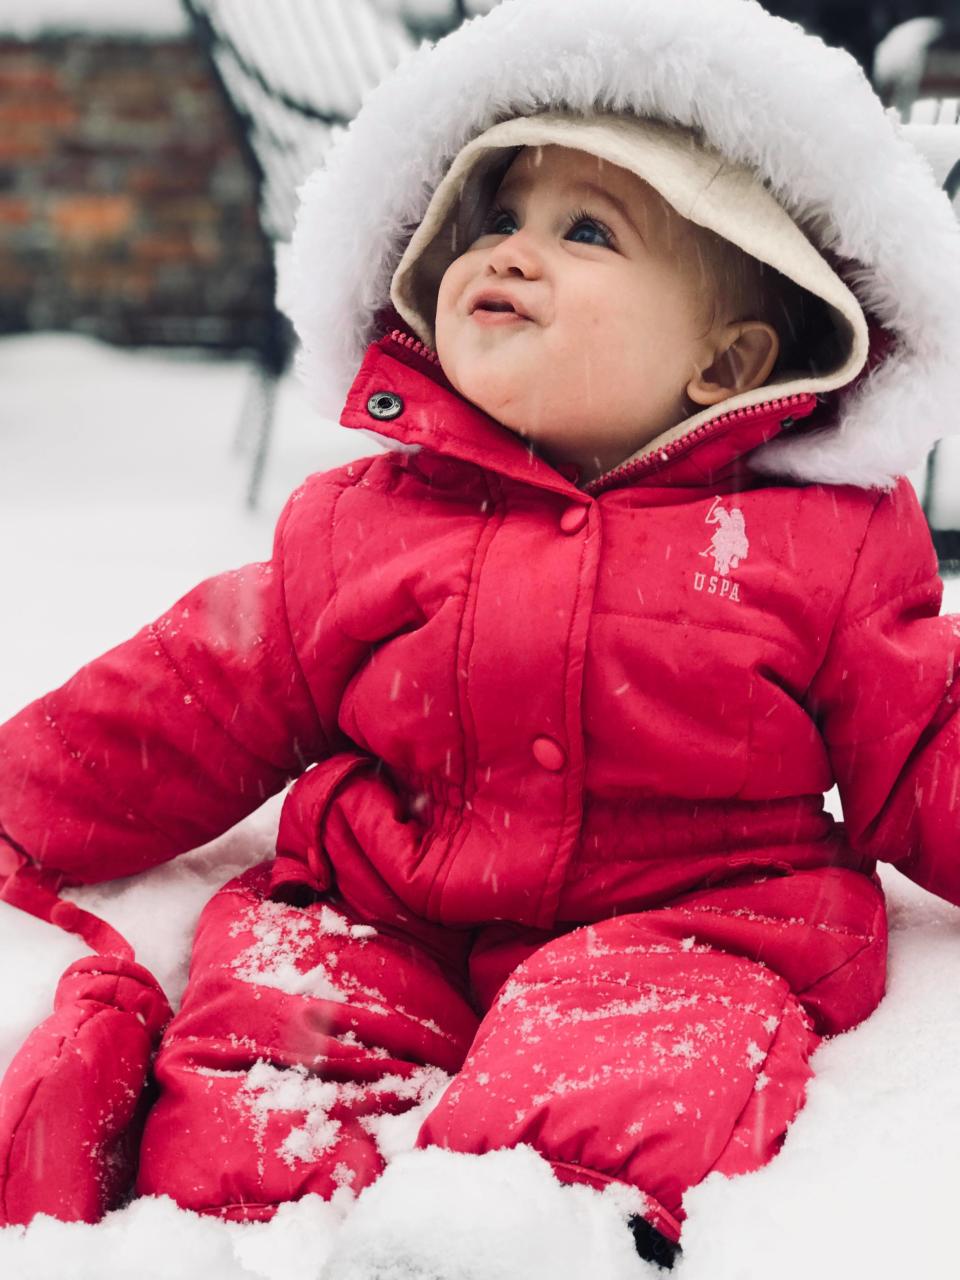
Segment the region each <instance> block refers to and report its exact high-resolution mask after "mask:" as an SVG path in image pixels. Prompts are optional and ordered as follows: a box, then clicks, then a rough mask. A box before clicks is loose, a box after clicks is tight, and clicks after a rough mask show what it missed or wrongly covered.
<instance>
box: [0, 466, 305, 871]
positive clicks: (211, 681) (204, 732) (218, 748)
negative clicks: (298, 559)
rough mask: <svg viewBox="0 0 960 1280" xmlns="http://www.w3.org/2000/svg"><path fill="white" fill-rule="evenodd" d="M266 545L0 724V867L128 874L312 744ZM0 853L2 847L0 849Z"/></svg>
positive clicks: (221, 820) (296, 769) (241, 811)
mask: <svg viewBox="0 0 960 1280" xmlns="http://www.w3.org/2000/svg"><path fill="white" fill-rule="evenodd" d="M302 494H303V491H302V490H300V491H298V492H297V493H295V494H294V495H293V497H292V498H291V499H290V501H289V502H288V504H287V506H286V508H285V509H284V512H283V514H282V515H281V517H280V520H279V522H278V525H277V531H276V535H275V539H274V549H273V556H272V558H271V559H270V560H269V561H266V562H264V563H261V564H252V565H248V566H247V567H246V568H243V569H239V570H236V571H233V572H229V573H224V574H221V575H219V576H217V577H213V578H210V579H208V580H207V581H205V582H202V583H201V584H200V585H199V586H198V587H195V588H194V589H193V590H192V591H190V592H189V593H188V594H187V595H185V596H184V597H183V598H182V599H181V600H179V601H178V602H177V603H176V604H175V605H173V607H172V608H170V609H168V610H167V612H166V613H164V614H163V615H162V616H161V617H160V618H158V619H157V620H156V621H155V622H152V623H150V624H149V625H148V626H146V627H144V628H143V629H142V630H141V631H139V632H138V633H137V634H136V635H135V636H133V637H132V638H131V639H129V640H127V641H126V642H125V643H123V644H120V645H118V646H117V647H116V648H114V649H111V650H110V651H109V652H108V653H106V654H104V655H103V656H102V657H100V658H97V659H96V660H95V661H93V662H91V663H89V664H88V665H87V666H85V667H83V668H81V670H80V671H78V672H77V673H76V675H74V676H73V677H72V678H71V679H70V680H68V681H67V682H66V684H64V685H62V686H61V687H60V688H59V689H56V690H54V691H53V692H52V693H49V694H47V695H46V696H44V697H42V698H39V699H38V700H37V701H36V702H33V703H31V704H30V705H29V706H27V707H25V708H24V710H22V711H21V712H19V714H17V715H15V716H14V717H13V718H12V719H11V720H8V721H7V723H6V724H4V725H2V726H0V846H4V844H5V847H6V855H5V856H0V871H2V870H3V869H4V865H5V864H6V867H7V869H8V870H9V869H10V867H11V866H12V865H15V864H16V863H17V862H18V861H19V862H21V863H22V861H23V857H24V855H26V856H27V857H28V858H29V859H30V860H31V862H33V863H35V864H36V865H37V866H39V867H40V868H43V869H44V870H49V871H52V872H56V873H57V874H58V876H59V877H60V878H62V879H63V880H65V881H67V882H69V883H81V882H91V881H96V880H106V879H110V878H113V877H115V876H123V875H128V874H131V873H133V872H136V871H141V870H143V869H144V868H146V867H148V866H151V865H153V864H155V863H158V862H162V861H164V860H166V859H168V858H171V857H174V856H175V855H176V854H179V853H183V852H185V851H186V850H188V849H192V848H195V847H196V846H197V845H199V844H202V843H203V842H205V841H207V840H209V839H212V838H213V836H215V835H218V834H219V833H221V832H223V831H225V830H227V829H228V828H229V827H231V826H232V825H233V824H234V823H235V822H237V821H239V819H241V818H242V817H244V816H245V815H246V814H248V813H250V812H251V811H252V810H253V809H255V808H256V807H257V806H258V805H259V804H260V803H261V802H262V801H263V800H264V799H265V798H266V797H267V796H269V795H271V794H273V793H274V792H277V791H279V790H280V789H281V788H282V787H283V786H284V785H285V784H286V782H287V781H288V780H289V779H290V778H291V777H293V776H295V775H297V774H299V773H301V772H302V771H303V770H304V769H305V768H306V766H307V764H308V763H310V762H311V761H313V760H315V759H317V758H318V757H319V756H320V755H321V754H322V753H323V749H324V733H323V729H322V726H321V724H320V722H319V719H318V715H317V712H316V709H315V706H314V702H313V699H312V697H311V694H310V691H309V689H308V687H307V684H306V681H305V678H304V675H303V672H302V671H301V669H300V664H299V661H298V658H297V655H296V653H295V651H294V645H293V642H292V638H291V635H290V630H289V626H288V622H287V613H286V600H285V597H284V557H285V554H286V553H287V545H286V542H287V538H286V533H287V525H288V522H289V518H290V514H291V511H292V510H293V509H294V504H295V503H296V502H297V500H298V498H300V497H302ZM0 852H2V850H0Z"/></svg>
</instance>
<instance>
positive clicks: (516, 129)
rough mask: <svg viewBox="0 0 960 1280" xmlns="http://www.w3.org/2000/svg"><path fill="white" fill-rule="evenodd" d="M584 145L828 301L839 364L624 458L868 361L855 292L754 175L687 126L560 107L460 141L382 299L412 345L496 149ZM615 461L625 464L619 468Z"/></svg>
mask: <svg viewBox="0 0 960 1280" xmlns="http://www.w3.org/2000/svg"><path fill="white" fill-rule="evenodd" d="M551 144H552V145H556V146H563V147H570V148H572V149H575V150H580V151H586V152H588V153H589V154H591V155H594V156H598V157H600V158H601V159H603V160H606V161H608V162H609V163H611V164H614V165H618V166H619V167H620V168H622V169H627V170H629V171H630V172H632V173H635V174H636V175H637V176H638V177H640V178H642V179H643V180H644V181H645V182H647V183H649V184H650V186H651V187H653V188H654V189H655V190H656V191H658V192H659V194H660V195H661V196H662V197H663V198H664V199H665V200H666V201H667V202H668V203H669V204H670V205H671V206H672V207H673V208H674V209H675V210H676V211H677V212H678V213H679V214H680V215H681V216H682V217H684V218H687V219H688V220H689V221H691V222H695V223H697V224H698V225H700V226H702V227H706V228H708V229H709V230H710V231H713V232H715V233H716V234H717V235H720V236H722V237H723V238H724V239H726V240H729V241H731V242H732V243H733V244H736V245H737V247H738V248H740V249H741V250H743V251H744V252H745V253H749V254H751V255H752V256H753V257H755V258H757V259H759V260H760V261H761V262H764V263H766V264H767V265H769V266H771V267H775V268H776V269H777V270H778V271H780V272H781V273H782V274H783V275H785V276H787V277H788V278H789V279H791V280H793V281H794V282H795V283H796V284H798V285H800V286H801V287H802V288H804V289H806V290H808V291H809V292H810V293H812V294H814V295H815V296H817V297H818V298H821V299H822V300H823V301H824V302H826V303H827V305H828V307H829V308H830V314H831V316H832V318H833V320H834V325H835V328H836V330H837V333H838V336H839V344H838V346H839V350H840V351H842V352H843V358H842V359H841V361H840V363H839V364H837V365H835V367H833V368H831V369H826V370H824V371H822V372H820V373H819V374H813V373H810V372H802V373H800V372H793V373H789V372H787V373H783V374H781V375H780V376H779V377H777V378H776V379H772V380H771V381H769V382H767V383H765V384H764V385H763V386H761V387H757V388H755V389H753V390H752V391H747V392H743V393H742V394H741V395H738V396H731V397H730V398H729V399H727V400H724V401H723V402H722V404H721V405H714V406H711V407H710V408H708V409H705V410H703V411H702V412H700V413H697V414H696V415H694V416H692V417H689V418H686V419H684V420H683V421H681V422H678V423H676V424H675V425H674V426H673V427H671V428H670V429H669V430H668V431H667V432H665V433H663V434H662V435H660V436H658V437H657V439H656V440H655V441H650V442H649V443H648V444H647V445H645V446H644V447H643V448H642V449H641V450H639V451H638V452H637V453H636V454H634V455H633V457H632V458H631V459H627V460H626V461H632V460H634V459H636V458H639V457H642V456H643V454H645V453H646V452H649V451H652V450H653V449H654V448H662V447H663V446H664V445H665V444H668V443H670V442H671V441H673V440H675V439H678V438H680V437H681V436H683V435H685V434H686V433H687V432H688V431H692V430H694V429H695V428H696V427H698V426H700V424H701V423H703V422H708V421H709V420H710V419H711V418H714V417H716V416H717V415H718V414H719V413H729V412H730V411H731V410H734V409H739V408H744V407H746V406H748V405H753V404H760V403H762V402H763V401H764V400H769V399H771V398H774V397H775V396H776V397H780V396H789V395H795V394H798V393H799V392H815V393H817V394H825V393H826V392H828V391H834V390H836V389H837V388H839V387H843V386H846V385H847V384H848V383H849V382H851V381H852V380H853V379H854V378H855V377H856V375H857V374H858V373H859V372H860V370H861V369H862V368H863V366H864V364H865V362H866V359H867V349H868V335H867V323H866V320H865V319H864V315H863V311H862V309H861V307H860V304H859V303H858V302H857V300H856V298H855V297H854V295H853V294H852V293H851V291H850V290H849V289H848V288H847V286H846V285H845V284H844V283H843V281H842V280H841V279H840V277H839V276H838V275H837V274H836V272H835V271H834V270H833V269H832V268H831V267H830V266H829V265H828V264H827V262H826V261H825V260H824V258H823V257H822V256H821V254H820V253H819V252H818V251H817V249H815V248H814V246H813V245H812V244H811V243H810V241H809V240H808V239H807V237H806V236H805V235H804V234H803V232H802V231H801V230H800V229H799V228H798V227H797V225H796V224H795V223H794V222H793V220H792V219H791V218H790V216H789V214H787V213H786V212H785V211H784V210H783V209H782V208H781V207H780V205H778V204H777V202H776V200H774V198H773V196H771V195H770V193H769V192H768V191H767V190H766V189H765V188H764V187H763V185H762V184H761V183H760V182H759V180H758V179H757V178H756V176H755V175H754V174H752V173H751V172H750V171H749V170H748V169H746V168H745V167H744V166H742V165H735V164H731V163H729V162H728V161H726V160H725V159H724V157H723V156H721V155H720V154H719V153H717V152H716V151H713V150H712V149H710V148H707V147H703V146H701V145H700V144H699V143H698V141H697V140H696V138H695V137H694V136H693V135H692V134H691V133H690V132H689V131H688V130H680V129H677V128H675V127H671V126H669V125H667V124H664V123H663V122H662V121H654V120H639V119H637V118H636V117H626V116H613V115H599V114H591V115H588V116H577V117H572V116H569V115H565V114H563V113H559V112H545V113H541V114H538V115H534V116H529V117H524V118H519V119H514V120H508V121H504V122H502V123H500V124H497V125H494V127H493V128H492V129H488V130H487V131H486V132H485V133H483V134H481V135H480V136H479V137H477V138H474V139H473V140H472V141H471V142H469V143H468V144H467V145H466V146H465V147H464V148H463V150H462V151H461V152H460V153H459V155H458V156H457V157H456V158H455V160H454V161H453V164H452V165H451V166H450V169H449V170H448V171H447V173H446V174H445V175H444V177H443V179H442V181H441V182H440V184H439V186H438V187H437V189H436V191H435V192H434V194H433V197H432V199H431V201H430V204H429V206H428V208H427V212H426V214H425V215H424V218H423V221H422V222H421V224H420V226H419V227H418V228H417V230H416V231H415V232H414V234H413V236H412V237H411V239H410V243H409V244H408V245H407V247H406V250H405V251H404V254H403V257H402V258H401V260H400V263H399V265H398V267H397V270H396V272H395V273H394V277H393V281H392V284H391V289H390V296H391V299H392V301H393V304H394V306H395V307H396V309H397V311H398V313H399V314H400V315H401V316H402V317H403V319H404V320H405V321H406V322H407V324H408V325H409V326H410V327H411V329H412V330H413V331H414V333H416V335H417V337H418V338H420V339H421V341H423V342H425V343H426V344H427V345H428V346H430V347H435V345H436V342H435V333H434V320H435V312H436V295H437V289H438V287H439V283H440V278H441V277H442V275H443V272H444V271H445V270H446V268H447V267H448V266H449V265H450V263H451V262H452V261H453V259H454V258H456V257H457V256H458V255H459V254H460V253H462V252H463V250H464V249H465V248H466V245H465V244H461V243H458V241H459V239H460V232H461V225H462V219H461V218H460V216H459V213H460V210H461V208H462V206H463V205H464V204H465V203H466V204H467V205H469V204H471V203H474V202H475V201H476V200H478V199H479V196H480V193H479V191H478V190H477V188H478V186H479V185H480V183H481V182H482V179H483V177H484V175H485V174H486V173H487V172H489V171H490V170H491V169H492V168H494V167H495V166H496V162H497V160H498V159H499V158H501V157H503V156H504V153H512V152H514V151H515V149H516V148H519V147H538V146H549V145H551ZM621 465H624V464H621Z"/></svg>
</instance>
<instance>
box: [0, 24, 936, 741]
mask: <svg viewBox="0 0 960 1280" xmlns="http://www.w3.org/2000/svg"><path fill="white" fill-rule="evenodd" d="M496 3H497V0H135V2H133V3H131V2H130V0H0V602H2V603H3V606H4V607H3V610H2V613H0V617H4V618H5V620H6V624H7V625H6V627H5V628H3V629H2V630H0V718H3V715H4V712H12V711H13V710H15V709H16V707H17V706H19V705H20V704H21V703H22V702H23V701H25V700H26V698H27V697H28V696H33V695H34V694H36V693H38V692H40V691H41V690H42V689H43V688H46V687H48V686H49V684H50V683H52V682H55V681H58V680H59V679H61V678H64V677H65V676H66V675H68V674H69V673H70V671H71V670H72V669H73V667H74V666H76V665H77V664H78V663H79V662H81V661H83V660H84V659H85V658H87V657H89V656H92V655H93V654H94V653H96V652H98V651H99V650H102V649H104V648H106V647H108V645H109V644H111V643H113V642H115V641H117V640H119V639H121V638H122V637H123V636H124V635H125V634H127V633H128V632H129V631H130V630H133V629H135V628H136V627H137V626H139V625H140V624H141V623H142V622H143V621H144V620H145V619H146V618H148V617H149V616H152V615H153V614H155V613H157V612H159V611H160V610H161V609H163V608H165V607H166V606H167V605H168V604H169V603H170V602H171V600H172V599H173V598H175V597H176V596H177V595H179V594H181V593H182V592H183V591H185V590H187V589H188V587H189V586H191V585H192V584H193V582H194V581H196V580H197V579H198V578H199V577H202V576H204V575H205V574H206V573H212V572H216V571H218V570H220V569H223V568H226V567H229V566H231V565H235V564H237V563H240V562H242V561H243V560H245V559H251V558H259V557H262V556H265V555H267V554H269V546H270V532H271V529H272V525H273V521H274V519H275V517H276V515H277V512H278V511H279V508H280V506H281V504H282V502H283V499H284V498H285V496H286V495H287V493H288V492H289V491H290V490H291V489H292V488H293V487H294V486H295V485H296V484H297V483H299V481H300V480H301V479H302V478H303V477H304V476H305V475H306V474H308V473H309V472H311V471H315V470H319V469H323V468H325V467H329V466H333V465H337V464H339V463H340V462H342V461H345V460H347V459H349V458H351V457H354V456H357V455H358V454H362V453H369V452H370V451H371V449H372V448H374V447H376V446H374V445H372V444H371V442H370V441H369V440H368V439H366V438H364V437H361V436H358V435H357V434H356V433H354V432H346V431H344V430H342V429H341V428H339V427H338V426H337V425H336V424H333V423H327V422H323V421H320V420H318V419H317V418H316V417H314V416H313V415H312V414H311V413H310V411H309V410H307V408H306V406H305V405H304V403H303V402H302V400H301V399H300V395H299V391H298V389H297V386H296V383H295V381H294V379H293V378H292V376H291V374H290V371H289V366H290V358H291V350H292V340H291V335H290V332H289V329H288V327H287V325H286V323H285V321H284V320H283V319H282V317H281V315H280V313H279V312H278V310H277V308H276V305H275V297H276V293H277V289H278V283H279V288H280V290H281V291H282V287H283V268H284V262H285V256H284V254H285V244H286V241H287V239H288V237H289V234H290V229H291V224H292V219H293V213H294V208H295V191H296V187H297V185H298V184H299V182H300V180H301V179H302V178H303V177H304V175H305V174H306V173H307V172H308V171H309V170H310V169H311V168H313V167H314V166H315V165H316V164H317V163H318V162H319V161H320V160H321V159H322V156H323V154H324V151H325V149H326V148H327V147H328V146H329V144H330V141H331V139H332V138H333V137H335V135H336V133H337V131H338V130H340V129H342V128H343V127H344V126H345V125H346V124H347V123H348V122H349V120H350V119H351V118H352V116H353V115H354V114H355V113H356V111H357V110H358V108H359V106H360V103H361V101H362V99H363V95H364V93H365V92H366V91H367V90H368V89H370V88H371V87H372V86H373V85H375V84H376V83H377V82H378V81H379V80H380V79H381V78H382V77H383V76H384V75H385V74H387V72H389V70H390V69H391V68H392V67H393V66H395V65H396V63H397V62H398V61H399V59H400V58H402V57H403V56H404V54H405V53H407V52H408V51H410V50H411V49H413V48H414V47H415V46H416V45H417V43H418V42H420V41H422V40H425V39H436V38H438V37H439V36H442V35H443V34H445V33H446V32H448V31H450V30H452V29H453V28H454V27H456V26H457V25H458V24H459V23H461V22H463V21H465V20H467V19H469V18H470V17H471V16H472V15H474V14H476V13H480V12H484V11H486V10H488V9H490V8H492V7H494V5H495V4H496ZM767 8H769V9H771V10H772V11H773V12H775V13H778V14H780V15H782V16H784V17H787V18H790V19H792V20H794V21H797V22H800V23H801V24H802V25H803V26H805V27H806V28H807V29H808V30H810V31H812V32H815V33H818V34H820V35H821V36H822V37H823V38H824V39H825V40H827V41H828V42H829V43H833V44H840V45H844V46H845V47H846V48H848V49H849V50H850V52H851V53H852V54H853V55H854V57H856V58H857V59H858V61H859V62H860V64H861V66H862V67H863V69H864V72H865V74H866V75H868V76H869V77H870V78H871V80H872V81H873V83H874V85H875V86H876V88H877V90H878V92H879V93H880V95H881V97H882V98H883V100H884V102H885V103H886V104H887V105H888V106H889V107H890V108H891V109H892V110H896V111H897V112H898V113H899V114H900V116H901V118H902V119H903V120H905V121H908V122H910V123H911V126H912V127H914V126H915V127H916V137H917V142H918V146H921V149H922V150H924V152H925V153H926V154H927V155H928V158H929V160H930V163H931V165H932V166H933V168H934V171H935V173H936V175H937V179H938V181H940V182H942V183H945V184H947V185H948V188H949V189H950V191H951V195H952V194H954V190H955V188H956V187H960V124H958V123H957V121H958V116H960V4H958V3H957V0H770V2H769V3H768V4H767ZM958 305H960V300H958ZM912 478H913V479H914V482H915V484H916V485H917V487H918V490H919V491H920V492H921V494H922V495H923V496H924V500H925V504H926V509H927V511H928V518H929V519H930V522H931V525H932V527H933V528H934V530H935V535H936V540H937V544H938V550H939V551H940V553H941V556H942V559H943V562H944V566H945V568H946V569H947V570H948V571H949V570H951V569H953V568H955V567H956V562H957V561H958V559H960V532H958V530H960V446H952V447H951V446H943V447H941V449H940V450H939V451H938V452H937V454H936V455H935V456H934V457H933V459H932V462H931V465H930V467H929V468H927V469H926V470H925V471H924V472H923V473H922V474H918V475H916V476H914V477H912Z"/></svg>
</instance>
